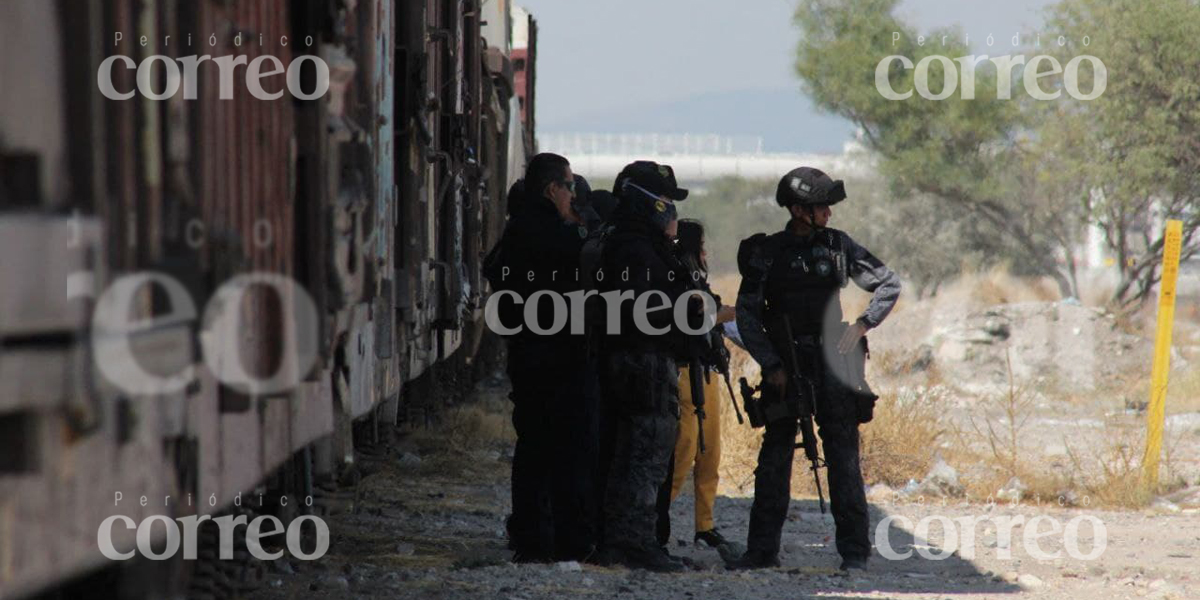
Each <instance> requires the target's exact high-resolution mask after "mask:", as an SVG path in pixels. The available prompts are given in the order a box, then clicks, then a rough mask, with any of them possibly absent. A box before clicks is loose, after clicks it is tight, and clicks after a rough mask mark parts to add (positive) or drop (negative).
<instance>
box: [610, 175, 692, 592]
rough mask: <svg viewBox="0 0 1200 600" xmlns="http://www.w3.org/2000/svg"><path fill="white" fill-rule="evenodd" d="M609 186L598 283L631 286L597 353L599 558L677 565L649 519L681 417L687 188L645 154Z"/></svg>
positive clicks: (615, 289)
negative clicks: (679, 319)
mask: <svg viewBox="0 0 1200 600" xmlns="http://www.w3.org/2000/svg"><path fill="white" fill-rule="evenodd" d="M613 189H614V191H615V192H616V194H617V196H618V198H619V199H620V202H619V204H618V205H617V207H616V210H615V211H614V213H613V217H612V223H613V225H614V229H613V231H612V232H611V234H610V235H609V237H608V238H607V240H606V241H605V243H604V248H603V251H602V254H601V257H600V268H599V270H598V271H597V272H596V280H597V281H596V288H597V290H598V291H600V292H601V293H602V294H606V295H614V294H617V293H622V294H628V293H631V294H630V295H631V298H630V299H629V300H626V301H624V302H621V303H620V304H619V309H616V310H613V311H612V312H608V313H607V314H608V315H609V321H608V322H606V326H607V330H606V335H605V336H604V339H603V342H602V350H601V354H600V371H601V384H602V390H603V396H604V400H603V401H604V410H603V417H602V429H603V430H604V431H605V433H606V435H605V437H606V438H607V443H606V444H605V446H606V448H605V450H604V451H603V452H602V458H601V464H602V465H603V468H602V473H601V477H604V476H605V475H604V472H607V478H606V485H607V487H606V489H605V491H604V502H603V506H604V531H603V544H604V552H603V553H602V554H601V562H612V563H619V564H624V565H626V566H629V567H634V568H645V569H650V570H655V571H664V572H669V571H679V570H682V569H683V568H684V567H683V563H682V562H680V561H678V560H675V559H673V558H672V557H670V556H668V555H667V554H666V553H664V552H663V551H662V550H661V549H660V548H659V546H658V544H657V543H656V541H655V537H654V523H655V499H656V497H657V493H658V488H659V486H660V485H662V483H663V481H664V480H665V479H666V473H667V463H668V461H669V460H670V456H671V453H672V450H673V449H674V446H675V433H676V427H677V426H678V418H679V394H678V383H677V378H678V370H677V368H676V364H677V360H679V359H681V358H683V357H685V356H686V355H687V354H686V347H687V344H688V342H689V340H688V339H687V336H686V335H685V334H684V332H682V331H681V330H680V328H679V327H677V326H676V323H675V320H674V313H675V311H674V310H673V309H674V307H675V305H676V303H677V302H678V301H679V299H680V297H681V296H683V295H685V294H686V293H687V292H688V289H689V286H688V283H689V282H690V279H687V278H688V277H689V274H688V273H687V272H686V269H684V268H683V266H682V265H681V264H679V262H678V260H677V259H676V257H675V255H674V252H673V249H672V244H671V239H672V238H673V237H674V235H675V228H676V226H677V219H676V213H675V206H674V202H675V201H678V200H683V199H684V198H686V197H687V190H684V189H681V188H679V187H678V185H677V184H676V181H675V175H674V172H673V171H672V170H671V168H670V167H668V166H666V165H658V164H655V163H652V162H646V161H639V162H635V163H632V164H630V165H628V166H627V167H625V169H624V170H623V171H622V172H621V174H620V175H619V176H618V177H617V180H616V183H615V184H614V186H613ZM639 298H640V299H641V300H639ZM685 301H686V300H685ZM605 305H606V308H607V307H611V306H612V305H613V301H612V300H608V301H607V302H605ZM658 307H662V308H661V309H660V310H647V309H648V308H658ZM612 317H615V319H614V318H612ZM618 329H619V332H617V330H618Z"/></svg>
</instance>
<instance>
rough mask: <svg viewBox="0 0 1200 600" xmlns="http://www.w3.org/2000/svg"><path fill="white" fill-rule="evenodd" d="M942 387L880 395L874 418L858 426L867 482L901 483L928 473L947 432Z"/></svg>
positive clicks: (898, 484) (892, 485) (944, 390)
mask: <svg viewBox="0 0 1200 600" xmlns="http://www.w3.org/2000/svg"><path fill="white" fill-rule="evenodd" d="M946 394H947V391H946V389H945V388H942V387H940V386H939V387H932V388H924V387H921V388H916V389H902V390H900V391H899V392H898V393H885V394H883V395H881V397H880V398H879V401H878V402H877V403H876V405H875V418H874V419H873V420H872V421H871V422H870V423H867V424H866V425H863V426H862V428H861V431H862V468H863V477H864V479H865V480H866V482H867V483H868V484H874V483H886V484H887V485H889V486H891V487H900V486H903V485H904V484H905V483H906V482H907V481H908V480H909V479H920V478H921V477H923V476H924V475H925V474H926V473H928V472H929V468H930V467H931V466H932V465H933V463H934V461H935V460H936V456H937V454H938V449H939V445H940V443H941V441H942V438H943V437H945V436H946V434H947V424H946V422H945V418H944V415H945V413H946V409H945V404H944V401H945V399H946Z"/></svg>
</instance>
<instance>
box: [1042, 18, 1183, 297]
mask: <svg viewBox="0 0 1200 600" xmlns="http://www.w3.org/2000/svg"><path fill="white" fill-rule="evenodd" d="M1049 23H1050V25H1051V28H1053V29H1057V30H1060V31H1062V32H1063V34H1064V35H1065V36H1066V37H1067V38H1068V39H1075V40H1081V39H1082V38H1083V36H1089V37H1090V44H1089V46H1088V48H1087V50H1088V53H1089V54H1092V55H1095V56H1097V57H1098V58H1100V59H1101V60H1102V61H1103V62H1104V64H1105V66H1106V67H1107V72H1108V78H1107V87H1106V89H1105V91H1104V93H1103V94H1102V95H1101V96H1100V97H1099V98H1097V99H1095V100H1092V101H1089V102H1078V103H1060V104H1059V105H1058V106H1055V107H1053V108H1052V109H1050V110H1051V111H1052V114H1050V115H1049V118H1046V119H1044V120H1043V128H1042V136H1041V137H1042V139H1043V140H1044V143H1043V147H1044V149H1045V150H1046V151H1047V152H1048V153H1054V154H1057V155H1059V156H1062V157H1064V159H1063V160H1062V161H1061V162H1060V163H1058V164H1057V165H1056V166H1057V167H1058V169H1057V172H1058V173H1060V174H1065V175H1068V176H1070V177H1072V178H1073V179H1076V180H1082V181H1083V182H1084V185H1083V186H1082V187H1081V188H1077V189H1076V190H1074V192H1075V194H1076V196H1077V197H1078V198H1080V200H1081V203H1082V205H1083V206H1084V207H1085V208H1086V210H1087V211H1088V212H1089V213H1090V216H1091V218H1092V220H1093V221H1094V222H1095V223H1096V224H1097V225H1099V226H1100V228H1101V229H1102V230H1103V232H1104V236H1105V242H1106V245H1107V247H1108V249H1109V251H1110V253H1111V254H1112V256H1113V257H1114V258H1115V259H1116V262H1117V266H1118V268H1119V269H1120V280H1119V282H1118V285H1117V288H1116V290H1115V292H1114V293H1113V297H1112V304H1114V305H1116V306H1117V307H1121V308H1131V307H1136V306H1139V305H1140V304H1141V303H1142V302H1144V301H1145V299H1146V298H1147V297H1148V295H1149V294H1150V292H1151V290H1152V289H1153V287H1154V285H1155V284H1156V283H1157V282H1158V280H1159V278H1160V277H1161V273H1160V271H1161V269H1160V265H1161V257H1162V249H1163V220H1164V219H1180V220H1182V221H1183V222H1184V246H1183V257H1184V258H1185V259H1186V258H1187V257H1190V256H1193V255H1194V254H1196V252H1197V251H1198V250H1200V233H1198V231H1200V52H1197V40H1200V3H1198V2H1196V1H1195V0H1158V1H1155V2H1138V1H1136V0H1064V1H1063V2H1061V3H1059V4H1058V5H1056V6H1055V7H1054V8H1053V10H1052V12H1051V17H1050V20H1049ZM1052 50H1053V51H1055V52H1056V53H1057V54H1059V56H1060V58H1064V59H1065V58H1067V56H1066V55H1067V54H1068V51H1069V50H1070V48H1069V47H1068V48H1062V49H1060V48H1057V47H1053V49H1052ZM1082 74H1083V76H1084V77H1085V80H1084V81H1081V82H1080V87H1081V89H1084V90H1088V89H1091V85H1092V81H1091V79H1090V76H1091V74H1090V73H1089V72H1088V71H1086V70H1085V71H1083V72H1082Z"/></svg>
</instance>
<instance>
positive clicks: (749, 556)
mask: <svg viewBox="0 0 1200 600" xmlns="http://www.w3.org/2000/svg"><path fill="white" fill-rule="evenodd" d="M778 566H779V555H778V554H768V553H766V552H760V551H758V550H747V551H746V553H745V554H743V555H741V556H739V557H738V558H735V559H733V560H730V561H726V562H725V568H726V569H730V570H733V571H741V570H744V569H770V568H772V567H778Z"/></svg>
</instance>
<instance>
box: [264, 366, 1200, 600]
mask: <svg viewBox="0 0 1200 600" xmlns="http://www.w3.org/2000/svg"><path fill="white" fill-rule="evenodd" d="M505 392H506V390H505V388H504V384H503V383H502V382H500V381H497V380H492V381H490V382H485V383H484V384H481V386H480V388H478V389H477V391H476V395H477V396H478V397H479V398H481V399H482V402H481V404H480V405H481V406H485V407H488V410H490V411H492V412H494V413H498V414H494V415H491V416H492V417H495V418H497V419H500V418H503V411H504V408H505V403H504V402H503V401H502V398H503V397H504V394H505ZM438 434H439V432H438V431H437V430H434V431H426V432H418V433H416V434H411V435H407V436H403V437H401V438H400V439H399V440H398V441H397V443H395V444H393V445H390V446H387V447H381V448H377V449H375V450H374V451H373V452H367V453H365V454H364V455H363V456H360V458H359V465H360V468H361V469H362V471H363V473H364V477H363V479H362V480H361V482H360V483H359V484H358V485H357V486H355V487H354V488H353V489H352V491H342V492H338V493H335V494H326V497H325V499H324V500H323V501H322V502H321V504H322V505H323V507H324V509H325V510H328V511H329V512H330V514H327V515H326V517H325V519H326V521H327V523H328V525H329V529H330V532H331V545H330V549H329V552H328V553H327V554H326V555H325V556H324V557H323V558H321V559H319V560H316V561H312V562H303V561H297V560H295V559H292V560H288V559H286V558H285V559H281V560H280V561H277V562H276V563H275V565H273V568H272V569H271V571H270V573H269V574H268V577H267V580H266V584H265V585H264V586H263V587H262V588H260V590H259V591H257V592H255V593H253V594H252V595H250V596H249V597H250V598H255V599H261V600H268V599H269V600H275V599H282V598H314V597H320V598H347V599H349V598H374V597H395V598H452V599H459V598H464V599H465V598H498V599H503V600H533V599H535V598H561V597H588V598H617V597H619V598H726V599H747V600H748V599H751V598H754V599H757V598H780V599H783V598H787V599H795V598H806V597H831V598H922V599H924V598H929V599H933V598H939V599H941V598H963V599H967V598H970V599H972V600H975V599H984V598H1055V599H1058V598H1157V599H1177V600H1183V599H1185V598H1200V570H1197V569H1196V565H1197V564H1200V562H1198V559H1200V511H1197V510H1196V509H1183V510H1180V511H1178V512H1170V513H1165V512H1161V511H1158V510H1147V511H1130V512H1112V511H1099V510H1090V509H1088V508H1086V507H1074V508H1060V507H1058V506H1056V505H1054V503H1053V502H1050V503H1044V504H1043V505H1041V506H1039V505H1033V504H1021V505H1016V506H1013V505H1010V504H1000V505H990V506H989V505H988V504H986V503H981V502H975V501H964V500H963V499H961V498H952V499H947V500H945V501H943V500H940V499H930V500H928V501H926V500H924V499H923V498H910V497H900V496H894V495H887V494H878V493H876V494H873V495H872V508H871V517H872V530H873V531H875V530H876V529H877V524H878V523H880V522H881V521H883V520H884V519H886V518H887V517H889V516H893V517H906V518H907V519H908V520H909V521H908V522H905V521H904V520H902V519H893V520H892V521H891V522H890V524H887V525H885V526H884V527H883V528H882V530H883V533H884V536H883V538H879V537H877V539H876V540H875V543H876V548H877V554H878V552H879V547H880V543H881V541H882V540H883V539H884V538H886V541H887V543H888V545H889V546H890V547H891V548H892V549H894V550H895V551H896V552H898V553H901V554H904V553H906V552H912V554H911V557H909V558H907V559H904V560H886V559H884V558H881V557H879V556H876V557H875V558H874V560H873V562H872V563H871V569H870V570H869V571H868V572H866V573H862V574H856V575H851V576H845V575H842V574H840V573H839V572H838V571H837V570H836V566H837V563H838V558H837V555H836V552H835V550H834V548H833V539H832V535H833V523H832V520H831V518H830V517H829V516H828V515H822V514H820V513H819V512H818V511H817V506H816V501H815V499H813V498H798V499H796V500H794V501H793V503H792V507H791V510H790V513H789V517H788V522H787V524H786V526H785V528H784V533H783V540H784V541H783V553H782V555H781V558H782V561H783V566H782V567H781V568H777V569H769V570H763V571H754V572H749V573H743V572H730V571H726V570H725V569H724V567H723V566H722V563H721V561H720V559H719V558H718V556H717V554H716V552H715V551H714V550H712V549H709V548H706V547H697V546H694V545H693V544H691V543H690V539H691V534H692V525H691V521H692V519H691V511H692V503H691V498H692V497H691V495H690V493H689V492H687V491H685V492H684V494H683V495H682V496H681V497H680V499H679V500H678V501H677V502H676V503H675V505H674V506H673V515H672V521H673V524H674V532H675V536H674V537H675V538H677V540H676V541H675V542H673V543H672V552H674V553H676V554H679V555H682V556H685V557H688V558H690V559H691V560H693V561H694V563H695V565H696V568H695V569H694V570H691V571H689V572H686V573H682V574H674V575H659V574H651V573H646V572H642V571H631V570H627V569H623V568H602V567H595V566H592V565H587V564H583V565H580V564H577V563H559V564H551V565H536V566H527V565H521V566H518V565H513V564H511V563H509V562H508V559H509V557H510V552H509V551H508V550H506V547H505V546H506V541H505V539H504V525H503V524H504V519H505V517H506V515H507V514H508V512H509V508H510V501H509V486H508V475H509V469H510V467H511V454H510V452H509V450H507V447H506V444H504V443H495V444H492V445H482V446H475V447H471V446H470V445H464V444H462V443H458V442H455V443H438V441H437V440H438V439H439V438H438ZM443 441H444V440H443ZM943 502H944V505H943ZM749 507H750V499H748V498H744V497H729V496H721V497H719V498H718V501H717V506H716V513H717V525H718V527H719V528H720V529H721V531H723V532H724V533H725V534H726V536H727V537H729V538H730V539H731V540H737V541H744V538H745V533H746V522H747V516H748V513H749ZM938 516H940V517H946V518H948V519H951V520H952V521H953V522H955V523H956V524H958V525H956V526H955V527H956V531H957V530H964V529H966V527H965V526H964V525H962V523H963V522H962V521H960V519H964V518H968V517H969V518H972V519H980V518H984V517H991V520H987V521H984V522H981V523H979V524H978V525H974V526H973V527H972V531H974V532H975V547H974V552H973V556H972V553H970V552H968V551H966V550H965V549H964V548H962V545H963V544H961V543H959V542H957V541H955V540H961V539H962V538H961V536H949V537H947V536H945V535H943V533H945V530H944V529H943V528H942V527H941V526H939V525H934V526H933V527H932V528H931V531H930V532H920V533H922V534H924V535H920V536H915V535H914V533H915V532H914V529H915V528H916V527H915V526H916V524H918V523H920V522H921V520H922V519H923V518H926V517H938ZM1018 516H1022V517H1024V519H1025V520H1026V522H1028V520H1029V519H1032V518H1034V517H1036V516H1044V517H1048V518H1049V519H1051V520H1054V521H1057V522H1058V523H1060V524H1064V525H1069V524H1070V523H1071V522H1072V519H1076V520H1078V519H1077V518H1078V517H1081V516H1090V517H1094V518H1095V519H1098V520H1099V522H1101V523H1103V527H1102V528H1101V529H1102V530H1103V536H1101V534H1100V533H1101V532H1100V531H1099V530H1098V529H1097V528H1094V527H1093V526H1092V525H1090V524H1084V525H1083V526H1082V527H1079V528H1078V532H1079V534H1080V535H1079V539H1078V542H1077V547H1076V552H1075V554H1074V556H1078V557H1080V558H1072V557H1071V555H1070V553H1068V552H1065V550H1066V549H1067V546H1066V545H1065V544H1066V542H1067V540H1066V539H1065V538H1064V535H1048V536H1046V537H1043V538H1040V539H1039V541H1038V544H1039V548H1040V551H1042V552H1045V553H1049V554H1051V555H1053V554H1054V553H1055V552H1056V551H1057V552H1059V557H1058V558H1049V557H1043V558H1044V560H1039V559H1038V558H1037V557H1035V556H1032V555H1031V553H1030V550H1029V547H1028V546H1026V544H1025V542H1024V539H1025V538H1024V536H1025V530H1026V528H1027V527H1026V526H1022V525H1017V526H1015V527H1013V528H1012V536H1011V540H1010V541H1009V542H1006V541H1005V540H1004V537H1003V535H1001V534H1000V533H1001V532H1000V530H1001V529H1003V527H1000V528H997V527H996V526H995V525H996V524H997V523H1005V522H1006V521H1004V520H1003V519H1002V518H1001V517H1009V518H1012V519H1014V520H1015V519H1016V518H1017V517H1018ZM1044 521H1045V520H1044ZM972 523H974V521H972ZM1049 529H1050V526H1049V525H1047V523H1046V522H1043V523H1041V526H1040V528H1038V531H1039V532H1046V531H1047V530H1049ZM876 535H877V536H878V535H879V534H878V532H877V533H876ZM1101 537H1103V538H1104V540H1103V541H1104V546H1103V550H1102V551H1101V552H1099V553H1098V554H1099V556H1097V557H1096V558H1095V559H1093V560H1088V559H1087V558H1088V557H1087V556H1085V555H1086V554H1088V553H1092V552H1094V550H1096V549H1097V548H1099V546H1098V544H1099V543H1100V541H1101ZM952 546H958V551H957V552H955V553H952V554H950V555H949V556H948V557H947V558H944V559H942V560H930V559H927V558H923V557H922V556H921V555H920V554H919V553H918V552H913V551H914V550H917V551H922V550H923V551H924V552H925V553H927V554H930V555H938V554H940V553H941V552H942V551H944V550H948V549H950V548H951V547H952ZM1006 549H1008V550H1009V551H1010V552H1011V555H1010V556H1009V557H1005V550H1006ZM1034 551H1037V550H1036V549H1035V550H1034Z"/></svg>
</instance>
